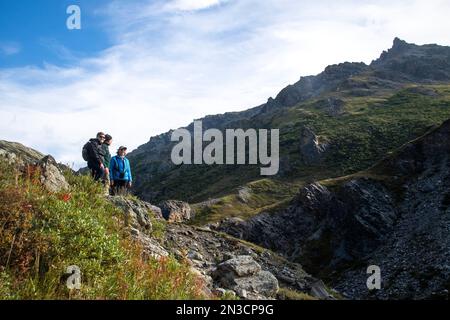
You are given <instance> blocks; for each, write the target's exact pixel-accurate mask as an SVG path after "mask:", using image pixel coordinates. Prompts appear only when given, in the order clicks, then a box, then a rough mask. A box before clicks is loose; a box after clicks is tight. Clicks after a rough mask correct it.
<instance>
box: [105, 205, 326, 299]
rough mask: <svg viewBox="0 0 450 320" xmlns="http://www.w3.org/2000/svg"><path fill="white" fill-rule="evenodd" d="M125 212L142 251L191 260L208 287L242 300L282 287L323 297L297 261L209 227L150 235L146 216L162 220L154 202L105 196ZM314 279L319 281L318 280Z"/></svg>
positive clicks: (171, 227)
mask: <svg viewBox="0 0 450 320" xmlns="http://www.w3.org/2000/svg"><path fill="white" fill-rule="evenodd" d="M109 199H110V201H111V202H112V203H114V204H115V205H117V206H118V207H119V208H121V209H122V210H123V212H124V214H125V215H126V217H127V219H128V220H127V221H128V224H127V225H128V228H129V231H130V233H131V235H132V236H133V238H134V239H136V240H137V241H139V242H140V243H141V245H142V246H143V247H144V250H145V251H146V253H147V254H148V255H151V256H154V257H161V256H167V255H174V256H175V257H177V258H178V259H180V260H184V261H188V263H190V264H191V266H192V267H191V271H192V272H193V273H195V274H197V275H198V276H199V277H201V278H202V279H203V280H204V282H205V283H206V284H207V286H208V288H209V290H210V291H211V292H215V293H218V294H226V293H231V294H235V295H238V296H240V297H241V298H243V299H273V298H275V297H276V292H277V290H278V287H280V286H283V287H286V288H290V289H293V290H297V291H300V292H304V293H307V294H310V295H311V296H313V297H317V298H321V299H328V298H330V297H331V295H330V294H328V295H327V297H324V296H323V292H328V290H327V289H326V288H325V287H324V286H322V287H321V286H320V281H318V280H317V279H315V278H314V277H311V276H310V275H308V274H307V273H306V272H304V271H303V269H302V267H301V265H299V264H296V263H292V262H289V261H287V260H285V259H284V258H282V257H280V256H278V255H276V254H274V253H272V252H270V251H268V250H264V249H262V248H259V247H256V246H253V245H250V244H247V243H244V242H241V241H239V240H238V239H235V238H232V237H230V236H227V235H224V234H220V233H217V232H215V231H212V230H210V229H209V228H198V227H193V226H188V225H185V224H171V223H168V224H166V227H165V232H164V236H163V237H162V238H158V239H156V238H154V237H152V228H151V227H150V228H149V224H150V225H151V219H152V218H150V217H151V216H153V218H154V219H159V220H162V219H163V218H162V217H161V216H160V215H159V213H158V210H155V209H154V206H152V205H150V204H148V203H146V202H143V201H140V200H129V199H126V198H123V197H110V198H109ZM318 284H319V285H318Z"/></svg>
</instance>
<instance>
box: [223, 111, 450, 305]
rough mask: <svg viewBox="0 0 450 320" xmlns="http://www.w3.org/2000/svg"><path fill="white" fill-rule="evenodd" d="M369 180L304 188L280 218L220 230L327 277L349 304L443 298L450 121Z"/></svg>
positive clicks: (449, 277)
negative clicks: (376, 284) (371, 271)
mask: <svg viewBox="0 0 450 320" xmlns="http://www.w3.org/2000/svg"><path fill="white" fill-rule="evenodd" d="M366 174H368V176H367V177H364V176H358V175H357V176H354V177H353V178H352V177H347V178H345V179H341V180H338V181H335V182H334V185H333V184H332V185H331V187H330V188H327V187H325V186H324V185H321V184H318V183H315V184H311V185H308V186H306V187H304V188H302V190H301V191H300V192H299V194H298V196H297V197H296V198H295V199H294V200H293V201H292V203H291V206H290V207H289V208H288V209H286V210H284V211H282V212H280V213H278V214H273V213H272V214H261V215H258V216H256V217H254V218H252V219H250V220H247V221H229V220H227V221H224V222H223V223H221V224H219V226H218V227H217V229H218V230H220V231H224V232H228V233H230V234H231V235H233V236H236V237H240V238H242V239H245V240H247V241H251V242H254V243H257V244H260V245H262V246H264V247H266V248H270V249H272V250H275V251H277V252H280V253H282V254H283V255H285V256H287V257H289V259H290V260H292V261H298V262H301V263H302V265H304V266H305V268H306V270H307V271H309V272H312V273H313V274H315V275H322V276H331V278H333V279H334V281H335V282H334V284H335V285H336V289H338V291H339V292H342V293H344V294H345V295H346V296H348V297H350V298H363V299H366V298H378V299H427V298H439V297H440V298H442V297H444V298H448V292H447V293H445V292H446V290H448V283H449V281H450V268H449V267H448V266H450V233H449V231H450V192H449V190H450V120H449V121H446V122H445V123H444V124H443V125H442V126H441V127H439V128H436V129H434V130H432V131H431V132H429V133H428V134H427V135H425V136H423V137H422V138H420V139H418V140H415V141H413V142H411V143H409V144H407V145H405V146H404V147H402V149H400V150H399V151H398V152H396V153H395V154H394V155H393V156H390V157H388V158H386V159H384V160H383V161H381V162H380V163H378V164H377V165H376V166H374V167H373V168H371V169H370V170H369V171H368V172H366ZM372 176H375V177H377V178H372ZM369 265H377V266H380V268H381V272H382V278H383V282H382V290H380V291H377V292H373V293H370V292H369V291H368V290H367V287H366V280H367V277H368V276H367V273H366V269H367V267H368V266H369ZM316 294H317V293H316Z"/></svg>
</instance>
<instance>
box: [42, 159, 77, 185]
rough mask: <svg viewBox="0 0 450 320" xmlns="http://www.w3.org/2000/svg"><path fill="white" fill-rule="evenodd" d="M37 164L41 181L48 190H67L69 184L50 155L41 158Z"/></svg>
mask: <svg viewBox="0 0 450 320" xmlns="http://www.w3.org/2000/svg"><path fill="white" fill-rule="evenodd" d="M37 165H38V167H39V168H40V180H41V183H42V185H43V186H44V187H45V188H46V189H47V190H48V191H50V192H60V191H63V190H69V188H70V186H69V184H68V183H67V181H66V178H65V177H64V176H63V174H62V173H61V171H60V169H59V168H58V164H57V163H56V161H55V159H54V158H53V157H52V156H46V157H44V158H42V159H41V160H40V161H39V162H38V164H37Z"/></svg>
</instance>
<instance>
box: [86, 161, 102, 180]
mask: <svg viewBox="0 0 450 320" xmlns="http://www.w3.org/2000/svg"><path fill="white" fill-rule="evenodd" d="M88 168H89V169H91V175H92V178H94V180H95V181H99V180H100V179H101V178H103V174H104V172H103V169H102V168H100V165H99V164H98V163H93V162H88Z"/></svg>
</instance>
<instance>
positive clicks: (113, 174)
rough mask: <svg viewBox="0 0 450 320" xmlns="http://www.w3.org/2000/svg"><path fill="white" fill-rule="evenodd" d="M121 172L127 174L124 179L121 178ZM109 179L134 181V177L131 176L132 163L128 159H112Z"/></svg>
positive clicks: (117, 157) (116, 157)
mask: <svg viewBox="0 0 450 320" xmlns="http://www.w3.org/2000/svg"><path fill="white" fill-rule="evenodd" d="M124 166H125V167H124ZM121 172H124V173H125V174H124V177H123V178H122V179H121V178H120V173H121ZM109 178H110V179H111V180H113V181H116V180H124V181H133V177H132V176H131V167H130V161H129V160H128V159H127V158H123V159H122V158H121V157H119V156H114V157H112V158H111V162H110V163H109Z"/></svg>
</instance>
